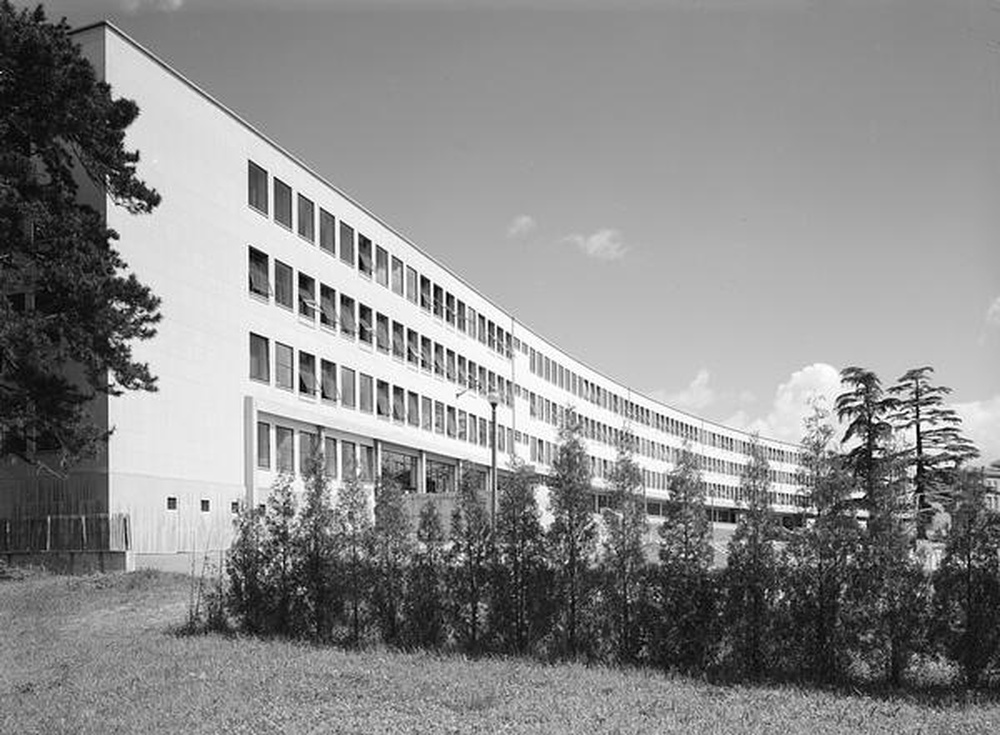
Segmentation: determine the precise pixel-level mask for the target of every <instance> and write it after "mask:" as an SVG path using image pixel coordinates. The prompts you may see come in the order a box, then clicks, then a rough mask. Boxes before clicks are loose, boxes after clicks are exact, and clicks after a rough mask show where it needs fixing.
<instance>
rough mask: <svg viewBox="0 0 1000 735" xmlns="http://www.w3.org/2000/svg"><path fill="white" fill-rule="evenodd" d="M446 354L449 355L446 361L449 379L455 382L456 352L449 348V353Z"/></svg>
mask: <svg viewBox="0 0 1000 735" xmlns="http://www.w3.org/2000/svg"><path fill="white" fill-rule="evenodd" d="M446 355H447V359H446V362H445V368H446V374H447V376H448V380H450V381H451V382H452V383H454V382H455V352H454V351H453V350H448V351H447V353H446Z"/></svg>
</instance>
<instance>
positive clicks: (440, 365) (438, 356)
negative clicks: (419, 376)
mask: <svg viewBox="0 0 1000 735" xmlns="http://www.w3.org/2000/svg"><path fill="white" fill-rule="evenodd" d="M434 374H435V375H444V346H442V345H439V344H438V343H437V342H435V343H434Z"/></svg>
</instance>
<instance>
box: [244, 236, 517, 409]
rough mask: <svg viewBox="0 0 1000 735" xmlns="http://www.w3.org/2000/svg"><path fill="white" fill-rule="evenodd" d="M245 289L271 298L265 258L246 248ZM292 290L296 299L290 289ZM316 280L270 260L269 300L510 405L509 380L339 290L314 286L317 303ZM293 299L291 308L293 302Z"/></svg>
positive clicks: (263, 254)
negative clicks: (271, 267)
mask: <svg viewBox="0 0 1000 735" xmlns="http://www.w3.org/2000/svg"><path fill="white" fill-rule="evenodd" d="M248 253H249V255H248V259H249V263H248V264H249V275H250V277H249V288H250V292H251V293H252V294H255V295H256V296H259V297H262V298H269V297H270V294H271V286H270V283H271V282H270V280H269V278H268V276H269V274H270V258H269V257H268V256H267V254H266V253H263V252H261V251H260V250H257V249H256V248H253V247H251V248H249V250H248ZM294 286H297V292H298V293H297V296H298V298H297V300H296V299H295V298H294V291H293V287H294ZM316 286H317V284H316V279H314V278H313V277H312V276H310V275H308V274H306V273H303V272H302V271H298V273H297V275H296V273H295V271H294V270H293V269H292V267H291V266H288V265H286V264H284V263H282V262H281V261H280V260H278V259H274V301H275V303H276V304H278V305H279V306H283V307H285V308H287V309H291V310H293V311H295V310H296V309H297V311H298V314H299V317H300V318H303V319H307V320H309V321H310V322H313V323H314V324H315V321H316V319H317V316H318V317H319V323H320V326H321V327H322V328H324V329H326V330H328V331H331V332H337V331H339V332H340V334H341V336H343V337H344V338H346V339H350V340H354V339H355V336H357V339H358V340H359V341H360V343H361V344H364V345H368V346H369V347H373V348H375V349H378V350H379V351H380V352H384V353H385V354H389V353H392V355H393V357H395V358H397V359H399V360H405V361H406V362H408V363H410V364H411V365H414V366H417V365H419V366H420V367H421V368H422V369H423V370H426V371H428V372H431V371H433V373H434V374H435V375H437V376H439V377H443V378H447V379H448V380H450V381H451V382H453V383H456V384H458V385H460V386H463V387H466V388H469V389H474V390H478V391H479V392H480V393H482V394H486V393H496V394H497V395H499V396H500V400H501V402H502V403H504V404H505V405H508V406H509V405H511V404H512V402H513V391H512V389H511V384H510V382H509V381H507V380H506V379H504V377H503V376H501V375H497V374H496V373H494V372H493V371H492V370H487V369H486V368H485V367H484V366H482V365H477V364H476V363H475V362H473V361H472V360H469V359H467V358H466V357H465V356H464V355H459V354H457V353H456V352H455V351H454V350H451V349H446V348H445V347H444V345H442V344H440V343H438V342H433V341H432V340H431V339H430V338H429V337H427V336H424V335H421V334H419V333H418V332H417V331H416V330H415V329H411V328H409V327H407V326H406V325H404V324H403V323H402V322H398V321H396V320H394V319H390V318H389V317H388V316H386V315H385V314H382V313H380V312H377V311H374V310H373V309H372V308H371V307H370V306H368V305H367V304H364V303H362V302H361V301H358V300H355V299H354V298H353V297H351V296H349V295H347V294H346V293H344V292H340V294H338V293H337V291H336V290H335V289H333V288H332V287H330V286H328V285H326V284H325V283H320V284H319V301H318V302H317V299H316V296H317V293H316V291H317V288H316ZM296 301H297V307H296V306H295V303H296Z"/></svg>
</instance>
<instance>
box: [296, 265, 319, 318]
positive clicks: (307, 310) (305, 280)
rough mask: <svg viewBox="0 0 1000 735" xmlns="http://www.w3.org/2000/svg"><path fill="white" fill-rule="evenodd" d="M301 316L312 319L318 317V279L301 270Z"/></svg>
mask: <svg viewBox="0 0 1000 735" xmlns="http://www.w3.org/2000/svg"><path fill="white" fill-rule="evenodd" d="M299 316H304V317H305V318H306V319H308V320H310V321H312V320H313V319H315V318H316V281H315V280H314V279H313V278H311V277H309V276H307V275H306V274H305V273H302V272H301V271H300V272H299Z"/></svg>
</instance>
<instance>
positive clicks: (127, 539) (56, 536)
mask: <svg viewBox="0 0 1000 735" xmlns="http://www.w3.org/2000/svg"><path fill="white" fill-rule="evenodd" d="M131 537H132V530H131V528H130V526H129V517H128V514H127V513H110V514H109V513H96V514H91V515H54V516H53V515H48V516H38V517H34V518H0V552H24V551H128V550H129V549H130V548H131V545H132V538H131Z"/></svg>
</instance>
